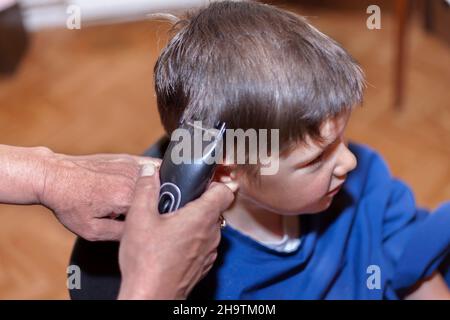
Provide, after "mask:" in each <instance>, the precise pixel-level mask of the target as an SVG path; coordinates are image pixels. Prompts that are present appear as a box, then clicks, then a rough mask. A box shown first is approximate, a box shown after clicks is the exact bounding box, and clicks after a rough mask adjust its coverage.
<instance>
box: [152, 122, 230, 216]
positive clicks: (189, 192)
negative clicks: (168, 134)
mask: <svg viewBox="0 0 450 320" xmlns="http://www.w3.org/2000/svg"><path fill="white" fill-rule="evenodd" d="M196 123H197V122H194V123H191V122H188V121H183V122H182V123H181V124H180V126H179V128H178V129H184V130H186V131H184V132H185V133H187V135H188V136H189V137H190V139H187V140H189V141H188V142H187V145H186V141H184V143H185V146H187V147H189V148H186V150H188V151H192V149H194V154H193V155H191V154H190V155H188V157H187V158H184V160H188V161H181V162H180V161H179V159H178V160H177V161H175V159H174V155H175V154H179V150H180V143H183V142H180V141H175V140H173V137H174V135H173V134H172V139H171V141H170V143H169V145H168V147H167V149H166V152H165V154H164V158H163V161H162V163H161V168H160V171H159V173H160V180H161V187H160V191H159V204H158V210H159V212H160V213H161V214H164V213H169V212H172V211H175V210H178V209H179V208H181V207H183V206H184V205H185V204H186V203H188V202H190V201H192V200H195V199H197V198H198V197H200V195H201V194H202V193H203V192H204V191H205V190H206V188H207V186H208V184H209V183H210V182H211V179H212V176H213V174H214V170H215V167H216V161H215V160H216V159H217V158H216V157H218V156H220V155H221V151H222V141H223V135H224V132H225V123H223V122H218V123H217V124H216V126H215V128H213V129H205V128H202V127H201V126H198V125H196ZM196 130H197V132H196ZM204 137H207V139H204ZM183 140H184V139H183ZM200 140H201V141H200ZM205 140H206V141H205ZM189 144H190V146H189ZM195 144H197V147H195ZM192 147H193V148H192ZM196 150H197V152H195V151H196ZM184 151H185V150H183V152H184ZM198 151H200V152H198ZM219 152H220V154H219ZM216 153H217V154H216Z"/></svg>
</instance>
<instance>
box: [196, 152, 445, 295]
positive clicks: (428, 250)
mask: <svg viewBox="0 0 450 320" xmlns="http://www.w3.org/2000/svg"><path fill="white" fill-rule="evenodd" d="M349 148H350V150H351V151H352V152H353V153H354V154H355V156H356V157H357V160H358V166H357V167H356V169H355V170H353V171H352V172H350V173H349V175H348V179H347V181H346V182H345V184H344V186H343V188H342V189H341V191H339V193H338V194H337V195H336V196H335V197H334V200H333V202H332V204H331V206H330V207H329V208H328V209H327V210H326V211H324V212H321V213H316V214H311V215H301V216H300V219H299V220H300V230H301V244H300V246H299V247H298V248H297V250H295V251H293V252H290V253H284V252H279V251H276V250H273V249H270V248H269V247H267V246H264V245H262V244H261V243H259V242H257V241H255V240H253V239H252V238H250V237H248V236H246V235H244V234H242V233H240V232H239V231H238V230H235V229H233V228H232V227H230V226H227V227H226V228H224V229H223V232H222V241H221V244H220V247H219V255H218V259H217V261H216V263H215V264H214V267H213V268H212V270H211V271H210V273H209V274H208V275H207V276H206V277H205V278H204V279H203V280H202V281H201V282H200V283H199V284H198V285H197V286H196V288H195V289H194V291H193V292H192V294H191V295H190V298H191V299H199V298H206V299H211V298H212V299H386V298H387V299H397V298H401V297H403V296H404V295H405V294H406V293H407V292H408V289H409V288H411V287H412V286H413V285H414V284H415V283H416V282H417V281H419V280H421V279H423V278H425V277H427V276H429V275H431V274H432V273H433V272H434V271H435V270H437V269H438V267H440V269H441V272H442V273H443V274H444V276H446V280H447V282H449V280H450V279H449V278H450V277H449V276H448V275H449V273H450V272H448V271H449V263H448V261H449V260H450V259H449V253H450V202H447V203H445V204H443V205H441V206H440V207H439V208H438V209H437V210H435V211H434V212H433V213H432V214H430V212H428V211H426V210H424V209H422V208H418V207H417V206H416V203H415V200H414V196H413V193H412V192H411V190H410V189H409V187H408V186H407V185H406V184H404V183H403V182H402V181H400V180H398V179H396V178H394V177H392V175H391V173H390V172H389V169H388V167H387V165H386V163H385V162H384V161H383V159H382V158H381V157H380V156H379V155H378V154H377V153H376V152H374V151H373V150H371V149H370V148H368V147H367V146H364V145H359V144H354V143H350V144H349Z"/></svg>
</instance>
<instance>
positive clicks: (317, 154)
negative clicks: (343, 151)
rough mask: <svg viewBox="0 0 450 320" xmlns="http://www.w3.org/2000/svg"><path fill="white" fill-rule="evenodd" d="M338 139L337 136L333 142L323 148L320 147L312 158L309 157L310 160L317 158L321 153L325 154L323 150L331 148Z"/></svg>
mask: <svg viewBox="0 0 450 320" xmlns="http://www.w3.org/2000/svg"><path fill="white" fill-rule="evenodd" d="M338 139H339V136H337V137H336V138H335V139H334V140H333V141H331V142H328V143H326V144H325V145H324V146H322V147H321V149H320V150H319V151H317V152H316V153H315V154H314V157H311V159H315V158H316V157H318V156H319V155H321V154H322V153H323V152H325V150H327V149H328V148H329V147H330V146H332V145H333V144H335V143H336V141H337V140H338Z"/></svg>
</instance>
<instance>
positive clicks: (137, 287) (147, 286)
mask: <svg viewBox="0 0 450 320" xmlns="http://www.w3.org/2000/svg"><path fill="white" fill-rule="evenodd" d="M167 289H168V288H167V286H162V283H160V282H159V281H158V280H154V281H151V280H148V279H147V280H146V281H142V280H141V279H137V278H136V279H123V280H122V283H121V285H120V290H119V296H118V298H117V299H118V300H176V299H181V298H180V297H178V296H177V295H176V294H173V292H170V291H171V290H167Z"/></svg>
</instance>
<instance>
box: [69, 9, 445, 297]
mask: <svg viewBox="0 0 450 320" xmlns="http://www.w3.org/2000/svg"><path fill="white" fill-rule="evenodd" d="M176 27H177V28H178V31H177V33H176V34H175V36H174V37H173V38H172V39H171V41H170V42H169V44H168V45H167V47H166V48H165V49H164V50H163V52H162V53H161V55H160V57H159V59H158V61H157V63H156V66H155V86H156V94H157V101H158V108H159V112H160V116H161V120H162V123H163V125H164V128H165V129H166V131H167V133H168V134H170V133H172V132H173V130H175V129H176V127H177V125H178V123H179V121H180V120H181V119H187V120H192V119H196V120H201V121H202V124H203V125H204V126H205V127H212V126H213V124H214V123H216V121H218V120H220V121H224V122H225V123H226V124H227V128H231V129H238V128H240V129H243V130H246V129H278V130H279V146H280V157H279V158H272V161H278V164H277V165H278V168H279V169H278V171H277V173H276V174H274V175H267V176H263V175H259V174H258V170H257V169H258V167H259V165H245V166H243V165H239V164H238V165H235V164H233V163H231V162H225V163H224V164H223V165H220V166H219V167H218V170H217V171H216V175H215V179H216V180H218V181H221V182H223V183H225V184H228V185H229V186H230V187H231V188H232V189H237V190H238V191H237V192H236V199H235V202H234V203H233V205H232V206H231V207H230V208H229V209H228V210H227V211H226V212H225V213H224V217H225V220H226V221H227V226H226V227H225V228H224V229H223V232H222V236H223V237H222V241H221V244H220V247H219V250H218V259H217V261H216V263H215V265H214V267H213V269H212V270H211V272H210V273H209V274H208V275H207V276H206V277H205V278H204V279H203V280H202V281H201V282H200V283H199V284H198V286H197V287H196V288H195V289H194V291H193V292H192V294H191V295H190V298H192V299H197V298H214V299H383V298H390V299H397V298H408V297H410V298H419V299H420V298H449V291H448V287H447V285H446V283H445V281H444V279H443V277H442V275H441V273H440V271H439V268H440V270H442V272H444V273H446V272H447V271H448V253H449V252H448V250H449V244H450V232H449V230H448V226H449V225H450V204H447V205H444V206H442V207H441V208H440V209H438V210H436V212H435V213H434V214H433V215H429V214H428V213H427V212H425V211H424V210H421V209H416V206H415V203H414V198H413V195H412V193H411V191H410V190H409V189H408V187H407V186H406V185H404V184H403V183H402V182H400V181H399V180H397V179H394V178H392V177H391V175H390V173H389V171H388V168H387V166H386V165H385V163H384V162H383V160H382V159H381V158H380V157H379V156H378V155H377V154H376V153H375V152H374V151H372V150H370V149H369V148H367V147H365V146H362V145H356V144H347V143H346V141H345V138H344V132H345V127H346V125H347V122H348V120H349V117H350V115H351V112H352V108H353V107H354V106H355V105H358V104H360V103H361V101H362V96H363V89H364V76H363V73H362V71H361V69H360V67H359V66H358V64H357V63H356V62H355V61H354V60H353V59H352V57H351V56H350V55H349V54H348V53H347V52H346V51H345V50H344V49H343V48H341V47H340V46H339V45H338V44H337V43H336V42H334V41H333V40H331V39H330V38H329V37H327V36H326V35H324V34H322V33H321V32H319V31H318V30H317V29H315V28H314V27H312V26H311V25H309V24H308V23H307V22H306V21H305V20H304V19H303V18H301V17H299V16H297V15H294V14H292V13H289V12H286V11H283V10H280V9H277V8H275V7H273V6H269V5H264V4H260V3H255V2H233V1H223V2H215V3H212V4H210V5H209V6H208V7H206V8H204V9H202V10H200V11H198V12H197V13H195V14H193V15H191V16H190V17H188V18H187V19H185V20H182V21H180V22H179V23H177V25H176ZM78 246H79V247H80V246H81V249H78V251H80V250H81V251H84V252H85V254H84V256H86V252H87V253H88V254H89V252H91V253H92V252H94V251H93V250H98V248H99V245H91V244H86V243H84V244H83V243H81V245H80V243H79V244H78ZM90 246H96V248H97V249H92V248H90ZM105 250H111V251H110V252H109V253H107V254H106V255H105V256H109V257H110V258H111V260H112V261H114V259H117V252H116V251H115V250H116V249H115V248H112V249H105ZM97 252H101V253H100V255H102V254H105V253H104V252H103V251H97ZM114 255H116V256H115V257H114ZM97 256H99V255H97ZM105 256H103V257H102V259H103V261H105ZM74 257H75V263H77V254H75V256H74ZM93 259H95V258H94V257H93V256H91V261H90V262H89V264H90V265H91V266H92V265H93V264H94V263H93V262H92V261H93ZM80 266H81V269H82V270H83V269H84V270H83V271H84V272H85V275H86V277H87V278H88V280H89V281H88V288H85V289H83V290H84V291H85V293H80V292H76V293H75V292H72V295H73V296H81V297H84V298H86V297H102V298H114V294H115V293H116V292H117V290H118V283H119V281H120V279H119V278H118V275H117V273H113V275H112V276H111V275H109V276H108V273H109V271H107V270H110V268H107V269H102V268H99V269H98V270H94V271H93V272H90V271H89V270H88V271H86V268H84V266H83V264H81V265H80ZM97 267H98V266H97ZM89 283H90V284H89ZM102 286H103V288H102ZM105 286H106V287H105Z"/></svg>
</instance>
